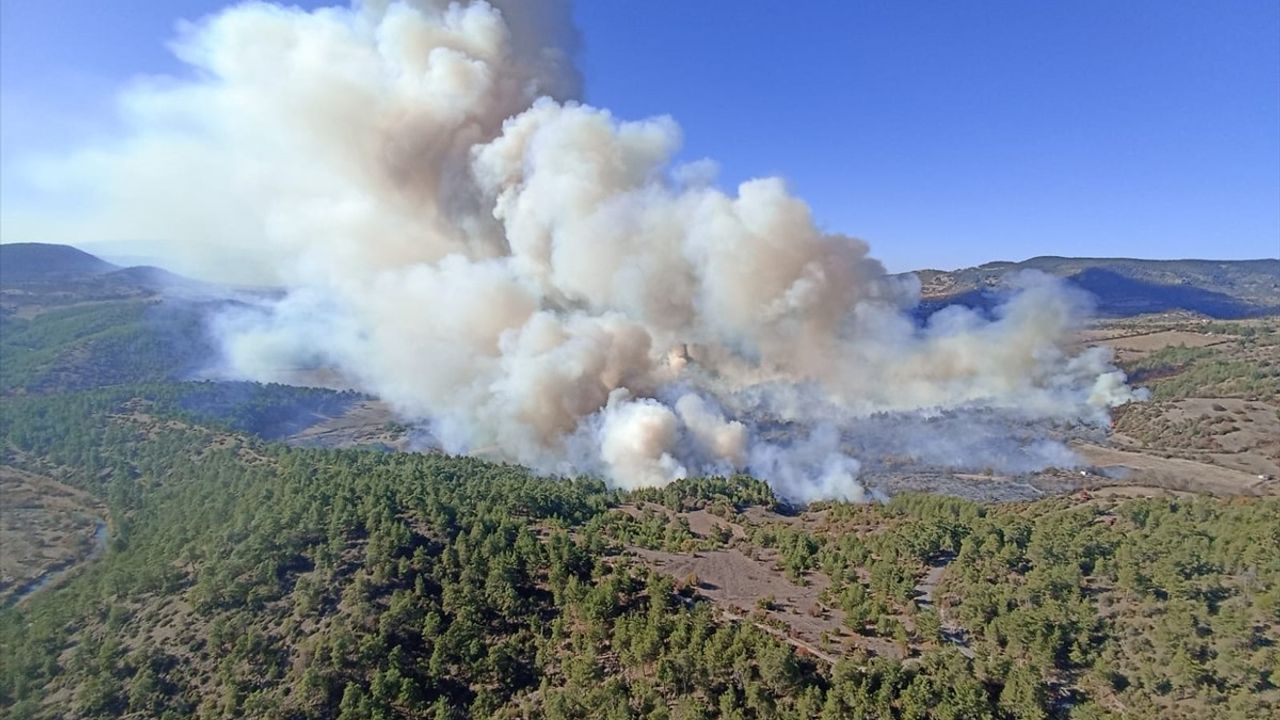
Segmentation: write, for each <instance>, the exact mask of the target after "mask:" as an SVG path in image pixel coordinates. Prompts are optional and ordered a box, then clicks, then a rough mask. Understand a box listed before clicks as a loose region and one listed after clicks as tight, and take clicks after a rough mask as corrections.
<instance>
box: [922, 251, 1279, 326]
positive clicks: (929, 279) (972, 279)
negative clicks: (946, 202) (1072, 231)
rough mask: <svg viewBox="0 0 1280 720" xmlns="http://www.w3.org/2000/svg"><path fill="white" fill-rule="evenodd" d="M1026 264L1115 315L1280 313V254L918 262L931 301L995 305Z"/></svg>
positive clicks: (928, 304)
mask: <svg viewBox="0 0 1280 720" xmlns="http://www.w3.org/2000/svg"><path fill="white" fill-rule="evenodd" d="M1024 270H1039V271H1041V272H1045V273H1048V274H1050V275H1055V276H1057V277H1061V278H1065V279H1066V280H1067V281H1068V282H1069V283H1071V284H1072V285H1075V286H1076V287H1079V288H1081V289H1083V290H1086V291H1088V292H1089V293H1091V294H1092V295H1093V296H1094V297H1095V298H1096V299H1097V303H1098V312H1099V313H1100V314H1102V315H1109V316H1122V317H1123V316H1130V315H1141V314H1144V313H1156V312H1170V311H1187V312H1194V313H1199V314H1202V315H1207V316H1209V317H1214V318H1241V317H1253V316H1258V315H1274V314H1280V260H1276V259H1264V260H1138V259H1134V258H1068V257H1056V256H1043V257H1034V258H1031V259H1029V260H1024V261H1022V262H990V263H986V264H983V265H979V266H977V267H971V268H963V269H960V270H952V271H945V270H919V271H917V272H915V273H914V274H915V275H916V277H918V278H919V279H920V285H921V294H922V296H923V303H922V305H923V306H924V309H925V310H926V311H927V310H932V309H936V308H939V307H942V306H945V305H952V304H961V305H969V306H972V307H990V306H991V305H993V304H994V303H995V301H996V298H997V297H998V295H999V293H1000V291H1001V290H1002V289H1005V288H1007V286H1008V281H1009V277H1010V276H1011V275H1012V274H1014V273H1017V272H1020V271H1024Z"/></svg>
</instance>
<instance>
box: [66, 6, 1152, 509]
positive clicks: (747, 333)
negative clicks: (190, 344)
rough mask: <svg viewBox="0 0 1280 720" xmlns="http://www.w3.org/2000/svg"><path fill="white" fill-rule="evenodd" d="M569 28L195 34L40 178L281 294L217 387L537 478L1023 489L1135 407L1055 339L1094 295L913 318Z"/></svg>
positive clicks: (241, 312)
mask: <svg viewBox="0 0 1280 720" xmlns="http://www.w3.org/2000/svg"><path fill="white" fill-rule="evenodd" d="M569 16H570V13H569V8H568V7H567V5H566V4H564V3H559V2H538V3H532V2H516V1H514V0H513V1H512V2H495V3H493V4H486V3H484V2H478V1H477V2H460V3H452V4H448V3H444V2H434V1H420V2H365V3H361V4H358V5H356V6H354V7H351V8H326V9H321V10H316V11H312V12H308V11H303V10H300V9H297V8H285V7H281V6H277V5H271V4H265V3H246V4H242V5H238V6H235V7H232V8H230V9H227V10H225V11H223V12H221V13H219V14H217V15H214V16H212V17H209V18H206V19H204V20H201V21H199V22H196V23H194V24H190V25H186V26H184V27H183V28H182V30H181V33H180V36H179V38H178V39H177V40H176V41H175V42H174V44H173V49H174V52H176V53H177V54H178V56H179V57H180V58H181V59H182V60H183V61H185V62H186V63H188V64H189V65H190V66H191V67H192V70H193V72H192V74H191V77H190V78H189V79H184V80H172V79H165V80H148V81H143V82H140V83H138V84H137V85H136V86H135V87H133V88H131V89H130V90H129V91H128V92H127V93H125V94H124V95H123V97H122V100H121V107H122V111H123V114H124V117H125V119H126V120H127V122H128V124H129V127H130V130H129V132H128V133H127V135H126V136H125V137H123V138H121V139H119V140H117V141H115V142H112V143H109V144H104V145H100V146H96V147H92V148H88V149H86V150H84V151H82V152H79V153H77V154H75V155H74V156H72V157H69V158H65V159H63V160H61V161H58V162H51V163H49V164H48V165H47V166H46V167H45V168H44V173H45V174H46V175H47V178H46V180H47V181H48V182H49V184H50V185H51V186H53V187H57V188H61V189H63V190H64V191H66V192H72V191H75V192H80V193H83V194H84V195H85V196H86V197H87V198H88V200H89V204H88V206H87V207H88V210H87V212H86V215H85V216H84V217H83V218H81V221H82V222H83V224H84V228H85V233H86V235H88V234H89V230H90V229H92V235H94V236H98V237H103V236H107V237H115V238H142V239H147V238H154V239H156V242H157V244H162V245H163V251H164V252H165V254H166V255H168V256H169V257H170V258H172V265H173V266H174V267H175V268H178V269H181V270H185V271H187V272H192V273H195V274H199V275H202V276H205V277H216V278H218V279H221V280H224V281H235V282H241V283H259V284H269V285H275V286H281V287H283V288H286V289H287V292H286V294H285V295H284V296H283V297H282V298H280V299H279V300H275V301H271V302H267V303H262V304H260V305H258V306H255V307H245V308H240V309H238V310H235V311H232V312H228V313H227V314H224V315H223V316H221V317H219V318H218V319H217V323H216V326H217V330H218V333H219V336H220V337H221V338H222V341H223V344H224V350H225V355H226V364H227V367H228V369H229V372H230V374H232V375H234V376H236V377H242V378H250V379H256V380H278V379H281V378H282V374H281V373H282V369H284V368H290V367H296V366H298V365H324V366H331V367H335V368H337V369H339V370H340V371H341V372H342V374H343V375H344V376H345V377H346V378H348V379H349V380H350V382H352V383H353V384H355V385H356V386H358V387H359V388H361V389H363V390H366V391H369V392H371V393H374V394H376V395H378V396H380V397H381V398H383V399H385V400H387V401H388V402H390V403H391V404H393V406H394V407H395V408H396V409H397V411H398V412H400V413H401V414H403V415H404V416H405V417H406V418H407V419H410V420H414V421H419V422H422V423H429V424H430V427H431V428H432V432H433V434H434V436H435V437H436V438H438V440H439V442H440V443H441V445H442V446H443V447H444V448H445V449H447V450H450V451H454V452H483V453H485V454H486V455H492V456H498V457H502V458H504V459H509V460H512V461H516V462H520V463H524V464H527V465H530V466H532V467H534V468H536V469H538V470H541V471H545V472H552V473H598V474H600V475H602V476H604V477H606V478H607V479H608V480H609V481H610V483H611V484H613V485H615V486H620V487H640V486H653V485H661V484H664V483H667V482H670V481H671V480H672V479H675V478H680V477H684V476H687V475H696V474H703V473H729V472H735V471H747V472H751V473H753V474H756V475H758V476H760V477H762V478H764V479H766V480H768V481H769V482H770V483H771V484H772V485H773V486H774V487H775V489H776V490H778V492H779V494H781V495H783V496H784V497H787V498H789V499H792V500H797V501H807V500H814V499H820V498H842V499H851V500H861V499H864V498H865V493H864V491H863V488H862V487H861V486H860V485H859V483H858V480H857V475H858V471H859V460H858V458H857V457H855V455H854V451H855V449H856V451H857V452H858V453H875V452H877V450H876V447H877V446H878V443H877V442H874V440H875V439H876V438H883V439H884V443H883V446H884V447H887V448H889V451H891V452H903V453H906V454H911V453H913V452H915V453H919V454H920V455H921V456H922V457H924V458H925V459H926V460H927V461H929V462H939V463H943V464H947V463H950V464H953V465H955V466H957V467H961V466H966V465H969V464H972V463H974V462H988V461H989V462H990V464H992V465H1000V464H1001V463H1002V462H1003V460H1002V458H1011V460H1010V463H1012V464H1010V465H1009V467H1016V468H1031V469H1034V468H1035V467H1036V466H1039V467H1043V466H1045V465H1048V464H1054V463H1057V464H1063V463H1068V462H1070V461H1071V457H1070V454H1069V452H1068V451H1067V450H1066V449H1065V448H1064V447H1062V446H1061V445H1058V444H1055V443H1053V442H1051V441H1048V440H1046V439H1044V438H1041V437H1034V436H1033V437H1024V436H1022V435H1018V434H1013V433H1010V432H1009V428H1011V427H1015V426H1018V425H1019V424H1022V423H1026V422H1029V421H1049V420H1052V421H1059V422H1066V423H1071V422H1080V423H1097V422H1102V421H1105V418H1106V411H1107V408H1109V407H1111V406H1114V405H1117V404H1120V403H1123V402H1127V401H1129V400H1131V399H1133V397H1134V394H1133V392H1131V391H1130V389H1129V388H1128V387H1127V385H1126V384H1125V379H1124V376H1123V375H1122V374H1121V373H1119V371H1117V370H1116V369H1115V368H1114V367H1113V366H1112V365H1111V363H1110V358H1109V357H1108V356H1107V355H1105V354H1104V353H1103V352H1101V351H1098V350H1089V351H1085V352H1083V353H1078V354H1073V353H1072V352H1070V351H1069V350H1068V340H1069V338H1070V336H1071V333H1072V332H1073V331H1074V330H1075V329H1076V328H1077V327H1078V326H1079V323H1080V322H1081V321H1082V319H1083V318H1085V317H1086V316H1087V312H1088V309H1089V303H1088V299H1087V298H1086V297H1084V296H1082V295H1080V294H1078V293H1077V292H1075V291H1073V290H1071V289H1069V288H1067V287H1066V286H1064V285H1062V284H1061V283H1059V282H1057V281H1054V280H1051V279H1049V278H1047V277H1044V276H1025V277H1023V278H1022V279H1021V283H1020V287H1019V288H1017V290H1016V292H1014V293H1012V294H1011V295H1010V297H1009V298H1008V300H1007V301H1006V302H1005V303H1004V304H1003V305H1001V306H1000V307H999V309H998V310H997V311H996V312H995V313H994V315H993V316H991V317H987V316H984V315H982V314H980V313H976V312H973V311H970V310H967V309H964V308H948V309H946V310H943V311H941V312H938V313H935V314H934V315H933V316H932V317H930V318H929V319H928V321H927V322H926V323H925V324H923V325H921V324H920V323H919V322H917V321H916V320H914V319H913V317H912V315H911V313H910V311H911V309H912V308H913V306H914V304H915V302H916V300H917V295H918V287H917V286H915V285H913V284H912V283H911V282H909V281H904V280H901V279H895V278H892V277H889V276H887V275H886V273H885V271H884V268H883V267H882V266H881V264H880V263H879V262H877V261H876V260H874V259H873V258H871V257H870V256H869V254H868V247H867V245H866V244H865V243H864V242H862V241H860V240H857V239H854V238H850V237H846V236H843V235H835V234H829V233H825V232H823V231H821V230H820V229H819V228H818V227H817V226H816V225H815V223H814V220H813V218H812V217H811V216H810V211H809V208H808V207H807V206H806V205H805V203H804V202H803V201H801V200H799V199H798V198H795V197H793V196H791V195H790V194H789V193H788V191H787V189H786V187H785V184H784V183H783V182H782V181H781V180H779V179H777V178H763V179H757V180H752V181H749V182H746V183H743V184H741V185H740V186H738V187H737V188H736V189H734V190H732V191H731V192H726V191H724V190H722V189H720V188H718V187H717V186H716V185H715V184H714V173H713V167H712V166H711V165H710V164H709V163H705V162H703V163H696V164H694V165H691V166H673V164H672V157H673V155H674V154H675V152H676V151H677V149H678V148H679V145H680V129H679V126H678V125H677V124H676V123H675V121H674V120H672V119H671V118H667V117H658V118H650V119H644V120H639V121H628V120H622V119H619V118H615V117H613V116H612V115H611V114H610V113H609V112H608V111H607V110H604V109H599V108H593V107H589V106H586V105H583V104H580V103H578V102H576V101H575V100H574V98H575V97H576V95H577V93H578V90H579V86H580V77H579V76H578V74H577V71H576V70H575V68H574V66H573V62H572V60H573V55H574V53H575V50H576V46H577V42H578V41H577V37H576V34H575V33H574V31H573V29H572V25H571V23H570V22H569ZM966 414H975V415H980V416H981V418H982V421H981V422H976V423H968V422H964V421H955V420H954V418H956V417H957V416H959V417H964V416H965V415H966ZM938 417H945V418H952V419H953V420H951V421H947V422H932V423H931V422H929V421H928V419H929V418H938ZM778 424H783V425H785V427H786V428H787V431H786V432H785V433H779V432H774V431H773V430H772V429H771V428H776V427H778ZM888 428H893V429H894V430H892V431H890V430H888ZM940 429H941V431H943V432H945V433H947V437H946V438H942V437H939V436H937V433H938V432H939V431H940ZM913 437H914V438H915V439H918V440H919V441H920V442H918V443H917V442H915V441H914V440H913ZM859 438H862V440H861V441H859ZM1006 446H1010V447H1011V449H1009V450H1007V451H1006V450H1005V449H1002V448H1005V447H1006ZM913 448H914V449H913ZM988 459H989V460H988Z"/></svg>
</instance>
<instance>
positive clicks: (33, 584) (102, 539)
mask: <svg viewBox="0 0 1280 720" xmlns="http://www.w3.org/2000/svg"><path fill="white" fill-rule="evenodd" d="M110 539H111V535H110V530H109V529H108V527H107V523H106V521H104V520H98V521H96V522H95V524H94V529H93V548H92V549H91V550H89V554H88V555H86V556H85V557H83V558H81V559H78V560H77V559H72V560H68V561H66V562H63V563H59V564H58V565H55V566H54V567H51V568H49V569H48V570H46V571H45V572H43V573H41V574H40V576H39V577H35V578H32V579H31V580H28V581H27V582H26V584H24V585H22V586H20V587H19V588H18V591H17V592H15V593H14V594H13V595H12V596H11V597H10V598H9V602H8V604H9V605H17V604H18V603H20V602H22V601H23V600H26V599H27V598H29V597H31V596H32V595H35V594H36V593H38V592H40V591H41V590H44V589H45V588H47V587H49V586H50V585H51V584H53V583H55V582H57V581H58V580H61V579H62V578H63V577H65V576H66V575H67V574H68V573H70V572H71V571H73V570H75V569H76V568H78V567H80V566H81V565H84V564H85V563H89V562H92V561H93V560H96V559H97V558H98V557H99V556H100V555H102V553H103V552H104V551H105V550H106V549H107V541H108V540H110Z"/></svg>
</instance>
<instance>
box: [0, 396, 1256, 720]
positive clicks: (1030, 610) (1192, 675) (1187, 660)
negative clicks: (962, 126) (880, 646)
mask: <svg viewBox="0 0 1280 720" xmlns="http://www.w3.org/2000/svg"><path fill="white" fill-rule="evenodd" d="M195 390H196V391H197V394H198V391H199V390H200V388H198V387H197V388H195ZM261 392H267V393H269V392H272V391H271V390H270V389H264V390H262V391H261ZM276 392H282V391H280V390H276ZM191 394H192V388H190V387H187V384H182V383H167V384H165V383H161V384H154V385H144V386H116V387H111V388H102V389H96V390H89V391H77V392H68V393H60V394H51V395H46V396H40V395H33V396H28V397H20V398H19V397H15V398H8V399H7V400H6V402H5V404H4V409H3V411H2V413H0V421H2V423H3V426H2V431H3V438H4V447H5V457H4V462H5V463H6V464H10V465H13V466H16V467H22V468H24V469H26V470H29V471H33V472H43V473H50V474H53V475H56V476H57V477H59V478H60V479H61V480H62V481H63V482H66V483H69V484H73V485H75V486H78V487H81V488H84V489H86V490H88V491H90V492H92V493H94V494H96V495H99V496H101V497H103V498H104V499H105V500H106V502H107V504H108V507H109V508H110V518H109V524H110V547H109V550H108V552H107V553H106V554H105V556H104V557H102V558H101V559H100V560H98V561H96V562H94V563H93V564H92V565H90V566H89V567H87V568H85V569H84V571H83V572H81V573H80V574H78V575H77V576H76V577H74V578H73V579H71V580H69V581H68V582H66V583H65V584H64V585H62V586H60V587H58V588H56V589H54V590H51V591H48V592H45V593H41V594H39V595H37V596H35V597H33V598H31V599H30V600H29V601H27V602H24V603H22V604H20V605H18V606H15V607H10V608H8V609H6V610H4V612H3V616H0V642H2V643H3V646H4V648H5V652H4V653H3V655H2V658H0V662H2V663H3V664H2V666H0V678H2V685H0V705H2V706H3V707H4V709H5V714H6V716H7V717H12V718H54V717H76V718H105V717H122V716H128V717H158V718H179V717H200V718H236V717H261V718H299V719H301V718H341V719H342V720H355V719H357V718H410V717H435V718H466V717H494V718H517V717H548V718H588V717H610V718H711V717H721V718H787V717H794V718H809V717H823V718H845V717H867V718H956V719H958V718H1050V717H1070V718H1107V717H1139V718H1153V719H1154V718H1176V717H1185V718H1194V717H1204V716H1205V715H1206V714H1207V713H1214V714H1215V715H1217V716H1220V717H1222V718H1231V719H1239V720H1246V719H1250V718H1260V717H1267V716H1268V714H1269V713H1274V711H1275V709H1276V707H1277V705H1276V703H1277V699H1278V698H1280V694H1278V692H1277V689H1276V685H1275V683H1276V677H1275V675H1274V673H1275V669H1276V667H1277V665H1278V662H1280V649H1278V646H1277V642H1276V640H1277V627H1278V626H1280V553H1278V552H1277V549H1278V548H1280V522H1278V521H1277V518H1280V501H1277V500H1276V499H1237V500H1232V501H1221V500H1213V499H1207V498H1206V499H1196V498H1191V499H1177V500H1170V499H1131V500H1120V501H1112V502H1096V503H1083V504H1081V503H1077V502H1073V501H1072V500H1070V499H1056V500H1048V501H1041V502H1037V503H1031V504H1008V505H979V504H974V503H971V502H967V501H963V500H956V499H950V498H944V497H939V496H931V495H910V494H904V495H900V496H897V497H895V498H894V499H893V500H892V501H890V502H888V503H885V504H879V505H849V504H830V505H827V506H822V507H814V508H808V509H806V512H814V511H819V512H821V513H822V522H821V523H794V522H783V520H784V519H786V518H787V513H795V512H797V511H798V509H795V508H787V507H785V506H784V505H783V504H782V503H780V502H779V501H778V500H777V499H776V498H774V497H773V496H772V494H771V493H770V491H769V489H768V487H767V486H765V485H764V484H763V483H760V482H758V481H755V480H752V479H750V478H745V477H739V478H700V479H694V480H688V481H681V482H678V483H676V484H673V485H671V486H668V487H666V488H663V489H660V490H645V491H637V492H636V493H633V496H627V495H624V494H621V493H618V492H615V491H610V490H608V489H606V487H605V486H604V485H603V484H602V483H600V482H598V481H594V480H589V479H566V478H546V477H537V476H534V475H532V474H530V473H529V472H528V471H526V470H524V469H522V468H519V467H515V466H510V465H502V464H493V463H487V462H484V461H481V460H477V459H472V458H458V457H447V456H444V455H439V454H412V453H386V452H378V451H373V450H315V449H297V448H291V447H288V446H286V445H283V444H279V443H273V442H269V441H266V440H263V439H261V438H258V437H256V436H253V435H250V434H246V433H244V432H243V431H242V430H241V429H239V428H242V427H243V426H244V421H243V419H242V418H241V417H240V415H239V414H237V413H236V412H230V413H225V412H224V413H222V415H221V417H222V419H218V418H217V417H214V416H213V415H203V414H201V413H200V412H199V411H193V410H192V409H190V408H191V407H192V406H191V405H189V404H187V405H184V403H183V402H182V398H184V397H190V396H191ZM228 407H230V406H228ZM242 407H247V408H250V409H251V408H252V407H253V404H252V403H247V404H245V405H243V406H242ZM246 416H247V417H252V412H248V414H247V415H246ZM636 503H645V504H647V505H655V506H660V507H663V508H668V509H669V510H670V511H671V512H672V513H675V514H672V515H670V516H667V515H662V514H660V513H648V514H647V516H646V515H641V516H639V517H637V516H633V515H632V514H628V513H625V512H622V511H621V510H620V508H621V507H622V506H624V505H627V504H631V505H634V504H636ZM753 509H754V510H753ZM690 510H707V511H708V512H710V513H712V514H715V515H716V516H717V517H723V518H724V519H725V523H726V526H727V525H728V524H729V523H731V522H732V523H737V524H740V525H741V526H742V527H747V528H749V529H750V531H749V534H748V535H746V536H745V537H738V536H734V535H733V534H730V533H725V532H720V533H710V534H706V535H697V534H695V533H692V532H690V530H689V528H688V524H687V522H682V520H681V518H680V516H679V515H678V513H681V512H685V511H690ZM760 510H765V511H767V512H768V513H769V515H766V516H760V515H758V511H760ZM753 512H754V513H756V515H755V517H756V518H757V519H755V520H752V519H750V518H749V517H748V516H749V515H751V514H752V513H753ZM761 517H763V518H764V519H760V518H761ZM769 518H776V519H777V521H771V520H770V519H769ZM729 546H735V547H741V548H757V549H766V548H767V549H769V550H770V551H771V552H776V556H777V558H778V560H777V562H778V565H779V567H780V568H781V569H782V570H783V571H785V572H786V573H787V574H788V575H789V576H790V577H793V578H796V579H797V580H799V581H801V582H806V581H807V580H805V578H806V577H808V578H814V577H818V576H821V577H822V578H823V579H824V581H825V582H827V583H828V585H827V587H826V589H825V590H824V592H823V595H822V598H823V605H824V607H830V608H838V609H839V610H840V611H841V612H843V613H844V617H845V625H846V626H847V627H848V631H849V633H851V634H854V635H866V636H880V637H884V638H887V639H890V640H892V641H893V642H895V643H898V644H900V645H901V646H902V647H903V648H904V649H905V650H906V652H905V653H904V654H903V655H904V657H901V658H890V657H881V656H877V655H875V654H871V653H864V652H849V653H846V654H845V656H843V657H840V658H839V659H838V660H837V661H836V662H828V661H827V660H826V659H823V658H819V657H816V656H815V655H813V654H811V653H806V652H804V651H803V649H801V648H797V647H796V646H795V645H793V644H791V643H789V642H788V641H787V637H786V635H785V633H784V632H769V631H768V630H769V626H768V625H766V624H764V623H757V622H751V621H749V620H733V619H730V618H727V617H725V616H724V615H723V613H721V612H719V610H718V608H717V607H716V606H715V605H714V604H713V603H710V602H707V601H705V600H704V599H702V598H701V595H700V592H699V587H698V583H697V581H696V579H694V580H690V581H682V580H680V579H677V578H671V577H668V576H667V575H665V574H664V573H662V572H659V571H657V570H655V569H654V568H652V567H649V566H647V565H646V564H645V563H644V562H642V561H641V560H640V559H638V558H637V557H636V556H635V555H634V554H633V553H631V552H629V549H630V548H634V547H652V548H667V549H672V550H675V551H679V552H695V553H696V552H698V551H699V550H711V549H714V548H716V547H729ZM938 558H947V559H948V561H949V564H948V565H947V568H946V573H945V574H944V575H943V580H942V583H941V586H940V588H939V589H938V591H937V593H936V596H937V602H936V604H933V605H928V604H925V603H921V602H918V599H917V598H916V597H914V596H913V595H914V593H913V587H914V586H915V584H916V583H917V581H918V579H919V578H920V577H921V576H922V575H923V574H924V573H925V572H926V571H927V569H928V567H929V566H930V563H931V562H934V561H935V560H937V559H938ZM766 601H767V599H766ZM761 612H763V610H762V611H761ZM957 637H958V638H961V639H960V640H959V641H957Z"/></svg>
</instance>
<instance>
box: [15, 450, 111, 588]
mask: <svg viewBox="0 0 1280 720" xmlns="http://www.w3.org/2000/svg"><path fill="white" fill-rule="evenodd" d="M104 518H106V508H105V507H103V506H102V505H101V503H99V502H98V501H97V500H95V499H94V498H93V497H92V496H90V495H89V494H88V493H86V492H84V491H83V490H78V489H76V488H73V487H71V486H69V485H66V484H64V483H61V482H58V481H57V480H54V479H53V478H50V477H46V476H43V475H36V474H34V473H29V472H26V471H24V470H19V469H18V468H14V467H10V466H7V465H0V548H2V551H0V605H3V604H8V603H9V602H11V601H13V600H14V599H15V598H17V597H19V596H20V595H22V594H23V593H24V592H27V591H30V590H31V589H32V588H33V587H34V586H35V585H36V584H38V583H40V582H41V581H42V580H44V579H47V578H50V577H52V576H53V575H55V574H56V573H58V572H59V571H62V570H65V569H67V568H70V567H72V566H73V565H75V564H76V563H78V562H80V561H82V560H84V559H86V558H88V557H89V556H91V555H92V554H93V552H94V551H95V548H96V547H97V545H98V540H97V537H96V534H97V532H98V529H99V527H100V526H101V524H102V523H103V522H104Z"/></svg>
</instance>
